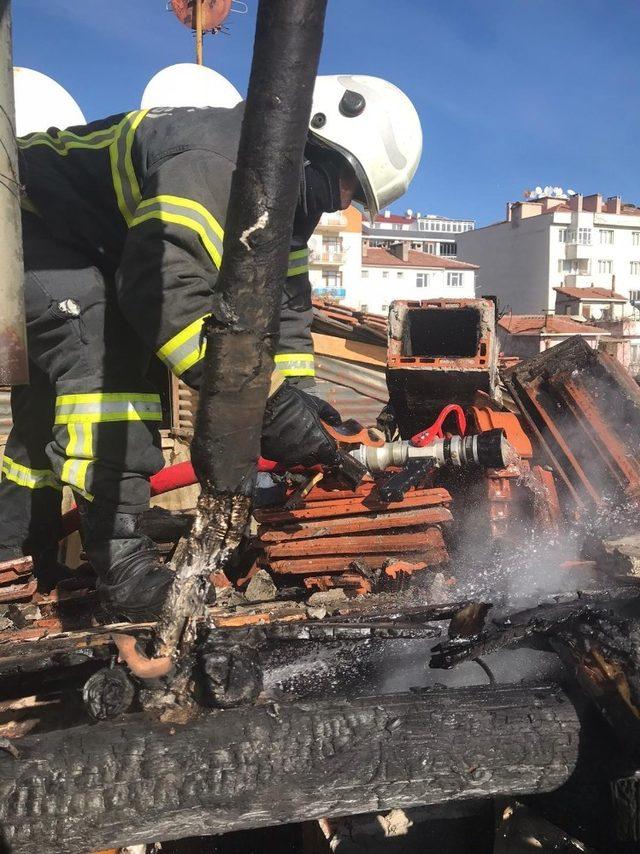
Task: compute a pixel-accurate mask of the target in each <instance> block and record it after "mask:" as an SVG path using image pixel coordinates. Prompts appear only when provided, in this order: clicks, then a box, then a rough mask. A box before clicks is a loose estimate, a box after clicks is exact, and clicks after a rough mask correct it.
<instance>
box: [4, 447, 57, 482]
mask: <svg viewBox="0 0 640 854" xmlns="http://www.w3.org/2000/svg"><path fill="white" fill-rule="evenodd" d="M0 477H2V478H6V480H10V481H12V482H13V483H15V484H16V485H17V486H24V487H26V489H45V488H46V487H49V488H51V489H62V484H61V483H60V481H59V480H58V478H57V477H56V476H55V474H54V473H53V471H52V470H51V469H34V468H29V466H24V465H22V463H18V462H16V460H13V459H11V457H8V456H7V454H6V453H5V454H4V456H3V458H2V474H1V475H0Z"/></svg>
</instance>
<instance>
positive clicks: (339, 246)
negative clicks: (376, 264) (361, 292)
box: [309, 207, 362, 301]
mask: <svg viewBox="0 0 640 854" xmlns="http://www.w3.org/2000/svg"><path fill="white" fill-rule="evenodd" d="M361 261H362V214H361V213H360V211H358V210H357V209H356V208H354V207H350V208H348V209H347V210H346V211H337V212H336V213H325V214H323V215H322V217H321V219H320V222H319V223H318V227H317V228H316V230H315V231H314V233H313V234H312V236H311V238H310V240H309V280H310V281H311V287H312V289H313V293H314V295H315V296H319V297H323V298H325V299H327V298H328V299H334V300H337V301H339V300H342V299H344V297H345V295H346V292H347V289H348V285H349V284H350V283H355V282H359V281H360V275H361V272H362V265H361Z"/></svg>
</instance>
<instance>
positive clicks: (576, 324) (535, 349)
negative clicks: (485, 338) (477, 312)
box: [498, 312, 610, 359]
mask: <svg viewBox="0 0 640 854" xmlns="http://www.w3.org/2000/svg"><path fill="white" fill-rule="evenodd" d="M573 335H580V336H581V337H582V338H584V340H585V341H586V342H587V344H589V345H590V346H591V347H593V348H594V350H597V349H598V347H599V346H601V344H602V342H603V341H604V340H606V339H607V338H609V337H610V332H609V331H608V330H607V329H600V328H599V327H598V326H592V325H591V324H589V323H585V322H583V321H580V320H575V319H574V318H573V317H569V316H558V315H554V314H553V312H543V313H542V314H506V315H505V316H504V317H501V318H500V320H499V321H498V340H499V342H500V352H501V353H503V354H504V355H505V356H518V357H519V358H520V359H530V358H531V357H533V356H536V355H537V354H538V353H542V352H544V351H545V350H548V349H549V348H550V347H555V346H556V344H560V343H562V342H563V341H566V340H567V338H570V337H571V336H573Z"/></svg>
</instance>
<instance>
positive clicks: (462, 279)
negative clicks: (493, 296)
mask: <svg viewBox="0 0 640 854" xmlns="http://www.w3.org/2000/svg"><path fill="white" fill-rule="evenodd" d="M476 270H477V268H476V267H475V266H474V265H473V264H464V263H461V262H459V261H454V260H452V259H451V258H442V257H440V256H437V255H430V254H429V253H427V252H423V251H421V250H415V249H410V247H409V244H408V242H406V241H398V242H397V243H394V244H392V245H391V247H390V248H389V249H385V248H383V247H381V246H371V245H369V243H368V241H367V240H364V241H363V244H362V275H361V278H360V281H359V282H357V281H351V280H350V281H349V286H348V288H347V293H346V296H345V302H346V303H347V304H348V305H351V306H354V307H356V308H359V309H361V310H362V311H368V312H370V313H372V314H386V313H387V312H388V311H389V305H390V303H392V302H393V300H396V299H415V300H425V299H436V298H438V299H441V298H442V297H453V298H458V299H472V298H473V297H474V296H475V276H476Z"/></svg>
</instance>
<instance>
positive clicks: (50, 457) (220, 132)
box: [0, 75, 422, 619]
mask: <svg viewBox="0 0 640 854" xmlns="http://www.w3.org/2000/svg"><path fill="white" fill-rule="evenodd" d="M242 114H243V106H242V105H238V106H237V107H236V108H234V109H216V108H198V109H196V108H188V107H183V108H174V109H151V110H136V111H134V112H130V113H126V114H122V115H117V116H112V117H110V118H107V119H104V120H101V121H95V122H92V123H90V124H88V125H86V126H82V127H73V128H69V129H67V130H58V129H56V128H52V129H50V130H49V131H47V132H46V133H44V132H43V133H31V134H29V135H28V136H26V137H24V138H21V139H20V140H19V150H20V176H21V182H22V184H23V187H24V196H23V205H22V206H23V240H24V260H25V300H26V314H27V334H28V346H29V356H30V361H31V384H30V385H29V386H25V387H19V388H15V389H14V390H13V393H12V410H13V419H14V426H13V429H12V431H11V435H10V437H9V441H8V443H7V447H6V452H5V456H4V459H3V463H2V475H3V476H2V481H1V483H0V560H7V559H10V558H12V557H16V556H18V555H21V554H23V553H27V554H32V555H33V556H34V561H35V564H36V572H37V575H38V576H39V578H40V583H41V584H43V585H45V586H46V585H49V586H50V585H51V584H52V583H53V580H55V570H56V561H55V555H56V545H57V534H58V524H59V518H60V501H61V489H62V486H63V485H67V486H69V487H71V489H72V490H73V492H74V494H75V497H76V500H77V503H78V506H79V509H80V515H81V536H82V541H83V546H84V550H85V553H86V555H87V557H88V559H89V561H90V563H91V564H92V566H93V567H94V569H95V571H96V573H97V578H98V581H97V586H98V591H99V594H100V597H101V599H102V601H103V603H104V605H105V606H106V607H107V609H108V610H109V611H111V612H112V613H113V614H117V615H120V616H125V617H128V618H131V619H137V618H142V617H144V616H148V615H151V616H152V615H154V614H156V613H157V612H158V609H159V608H160V606H161V604H162V601H163V599H164V596H165V594H166V590H167V587H168V585H169V584H170V583H171V578H172V575H171V572H170V570H169V569H168V568H167V567H166V566H165V565H164V564H163V563H162V561H161V560H160V557H159V554H158V552H157V549H156V548H155V546H154V544H153V543H152V542H151V541H150V540H149V539H147V538H146V537H145V536H144V535H143V534H142V533H141V532H140V530H139V521H140V516H141V514H142V513H143V512H144V511H145V510H146V509H147V508H148V506H149V477H150V476H151V475H153V474H154V473H156V472H157V471H159V470H160V469H161V468H162V466H163V457H162V453H161V450H160V442H159V430H158V428H159V425H160V423H161V421H162V408H161V403H160V397H159V395H158V393H157V391H156V389H155V388H153V387H151V386H150V384H149V383H148V381H147V380H146V379H145V377H146V375H147V371H148V366H149V360H150V357H151V356H152V354H155V355H156V356H157V357H158V358H159V359H160V360H161V361H162V362H163V363H164V364H165V365H166V366H167V367H168V368H169V369H170V370H171V371H172V372H173V373H174V374H175V376H177V377H180V378H181V379H182V380H183V381H184V382H185V383H187V384H188V385H189V386H191V387H192V388H195V389H197V388H198V386H199V383H200V379H201V371H202V365H203V357H204V345H203V336H202V327H203V322H204V320H205V318H206V317H207V316H208V315H209V314H211V313H213V314H214V315H215V313H216V299H219V296H217V295H216V293H215V283H216V276H217V271H218V269H219V267H220V262H221V253H222V243H223V237H224V222H225V213H226V208H227V199H228V196H229V191H230V183H231V175H232V172H233V168H234V160H235V155H236V149H237V145H238V140H239V136H240V127H241V122H242ZM421 148H422V135H421V128H420V122H419V119H418V116H417V114H416V111H415V109H414V108H413V106H412V104H411V102H410V101H409V100H408V99H407V97H406V96H405V95H404V94H403V93H402V92H401V91H400V90H399V89H397V88H396V87H395V86H392V85H391V84H390V83H387V82H385V81H383V80H379V79H377V78H371V77H352V76H346V75H343V76H335V77H320V78H318V80H317V84H316V88H315V91H314V99H313V109H312V115H311V122H310V132H309V138H308V143H307V146H306V150H305V161H304V164H303V165H302V167H301V176H302V177H301V190H300V202H299V205H298V209H297V211H296V214H295V222H294V230H293V241H292V245H291V253H290V256H289V269H288V272H287V276H286V281H285V282H284V283H283V288H282V291H283V303H282V317H281V329H280V344H279V349H278V351H277V355H276V356H275V366H276V368H277V369H278V370H279V372H280V374H281V375H283V377H284V381H283V382H275V383H274V384H273V386H272V388H274V389H275V391H274V392H273V394H272V396H271V398H270V400H269V401H268V404H267V410H266V413H265V421H264V429H263V446H262V451H263V454H264V455H265V456H266V457H268V458H270V459H275V460H278V461H281V462H283V463H285V464H289V465H290V464H294V463H298V464H303V465H304V464H309V463H312V462H313V463H315V462H322V463H325V464H327V465H330V464H331V463H332V462H334V461H335V458H336V446H335V443H334V441H333V439H331V437H330V436H329V435H328V434H327V433H326V431H325V430H324V429H323V427H322V424H321V421H320V416H321V415H322V414H323V405H322V404H321V403H320V402H319V401H318V400H317V399H316V398H313V397H312V396H310V395H307V394H306V393H305V392H303V391H302V390H301V388H300V387H298V386H299V385H300V384H302V385H304V383H309V382H312V381H313V376H314V367H313V347H312V342H311V335H310V325H311V319H312V309H311V289H310V285H309V277H308V249H307V241H308V238H309V237H310V235H311V233H312V232H313V230H314V229H315V227H316V225H317V224H318V221H319V219H320V216H321V215H322V213H323V212H330V211H337V210H340V209H344V208H346V207H347V206H348V205H349V204H350V203H351V202H352V201H353V200H354V199H355V200H357V201H359V202H361V203H362V204H363V205H364V206H365V207H366V208H367V209H368V211H369V213H370V215H374V214H376V213H377V212H378V210H379V209H380V208H381V207H383V206H386V205H388V204H389V203H391V202H392V201H394V200H395V199H396V198H398V197H399V196H400V195H402V193H404V191H405V190H406V188H407V186H408V184H409V182H410V180H411V178H412V177H413V174H414V172H415V170H416V168H417V165H418V161H419V158H420V153H421ZM48 571H49V572H50V574H51V575H52V576H53V580H51V579H47V574H48Z"/></svg>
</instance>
